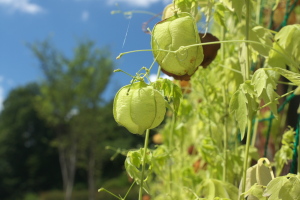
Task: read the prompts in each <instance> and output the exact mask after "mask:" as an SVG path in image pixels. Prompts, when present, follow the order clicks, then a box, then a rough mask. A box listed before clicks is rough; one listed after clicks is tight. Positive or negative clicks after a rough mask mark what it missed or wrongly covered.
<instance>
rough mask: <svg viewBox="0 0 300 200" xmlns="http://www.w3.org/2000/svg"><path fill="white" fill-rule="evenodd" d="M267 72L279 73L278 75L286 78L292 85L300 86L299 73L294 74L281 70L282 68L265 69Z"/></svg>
mask: <svg viewBox="0 0 300 200" xmlns="http://www.w3.org/2000/svg"><path fill="white" fill-rule="evenodd" d="M267 70H273V71H275V72H277V73H279V74H280V75H282V76H284V77H285V78H287V79H288V80H289V81H291V82H292V83H293V84H295V85H297V86H300V74H299V73H295V72H292V71H289V70H286V69H282V68H278V67H275V68H271V69H269V68H267Z"/></svg>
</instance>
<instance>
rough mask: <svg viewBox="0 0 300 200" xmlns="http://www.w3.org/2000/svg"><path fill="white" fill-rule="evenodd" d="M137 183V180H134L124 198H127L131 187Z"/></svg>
mask: <svg viewBox="0 0 300 200" xmlns="http://www.w3.org/2000/svg"><path fill="white" fill-rule="evenodd" d="M135 183H136V182H135V181H133V182H132V184H131V186H130V188H129V189H128V191H127V192H126V194H125V196H124V198H123V199H126V197H127V196H128V194H129V192H130V191H131V189H132V187H133V186H134V184H135Z"/></svg>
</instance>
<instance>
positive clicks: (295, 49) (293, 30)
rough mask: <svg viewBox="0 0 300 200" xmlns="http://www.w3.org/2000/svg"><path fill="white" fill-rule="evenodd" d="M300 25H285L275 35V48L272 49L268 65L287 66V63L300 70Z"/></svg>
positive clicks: (295, 69)
mask: <svg viewBox="0 0 300 200" xmlns="http://www.w3.org/2000/svg"><path fill="white" fill-rule="evenodd" d="M299 34H300V25H298V24H294V25H288V26H285V27H283V28H282V29H281V30H280V31H279V32H278V33H277V34H276V35H275V37H274V39H275V42H274V44H273V48H274V50H272V51H270V55H269V59H268V65H270V66H272V67H279V68H285V66H286V65H288V66H290V67H292V69H293V70H294V71H298V68H299V63H300V50H299Z"/></svg>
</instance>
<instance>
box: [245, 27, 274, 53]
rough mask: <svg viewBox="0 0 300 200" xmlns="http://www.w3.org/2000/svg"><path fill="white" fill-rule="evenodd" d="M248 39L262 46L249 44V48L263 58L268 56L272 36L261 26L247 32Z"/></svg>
mask: <svg viewBox="0 0 300 200" xmlns="http://www.w3.org/2000/svg"><path fill="white" fill-rule="evenodd" d="M249 39H250V40H252V41H255V42H259V43H261V44H262V45H259V44H254V43H250V45H251V47H252V48H253V49H254V50H255V51H257V52H258V53H259V54H261V55H263V56H268V55H269V52H270V49H271V47H272V45H273V42H272V40H273V36H272V34H271V33H270V31H269V30H268V29H266V28H264V27H262V26H256V27H254V28H253V29H250V31H249ZM267 46H269V47H267Z"/></svg>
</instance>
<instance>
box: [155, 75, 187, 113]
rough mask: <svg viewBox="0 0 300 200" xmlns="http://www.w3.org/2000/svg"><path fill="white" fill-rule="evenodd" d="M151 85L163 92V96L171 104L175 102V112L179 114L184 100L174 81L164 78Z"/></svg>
mask: <svg viewBox="0 0 300 200" xmlns="http://www.w3.org/2000/svg"><path fill="white" fill-rule="evenodd" d="M151 85H152V86H153V87H154V89H156V90H158V91H159V92H161V94H162V95H163V96H165V97H166V98H167V101H168V102H169V103H171V102H173V106H174V111H175V112H176V113H177V111H178V108H179V105H180V100H181V98H182V92H181V89H180V87H179V86H178V85H176V84H175V83H173V81H171V80H169V79H163V78H159V79H157V80H156V81H155V82H152V83H151Z"/></svg>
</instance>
